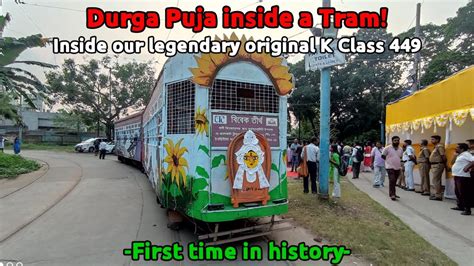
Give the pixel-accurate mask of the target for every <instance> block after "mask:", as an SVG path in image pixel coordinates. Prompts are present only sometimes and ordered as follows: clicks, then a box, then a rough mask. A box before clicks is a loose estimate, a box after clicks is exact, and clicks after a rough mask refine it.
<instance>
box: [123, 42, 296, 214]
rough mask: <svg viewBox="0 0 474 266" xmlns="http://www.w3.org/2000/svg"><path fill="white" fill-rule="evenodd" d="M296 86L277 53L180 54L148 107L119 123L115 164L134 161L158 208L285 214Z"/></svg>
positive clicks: (166, 69) (167, 67) (161, 77)
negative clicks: (290, 100)
mask: <svg viewBox="0 0 474 266" xmlns="http://www.w3.org/2000/svg"><path fill="white" fill-rule="evenodd" d="M226 39H231V40H239V39H238V38H237V36H236V35H235V34H232V36H231V37H230V38H227V37H226ZM240 41H241V42H245V41H246V39H245V36H244V37H242V39H240ZM242 47H243V45H242ZM292 89H293V77H292V75H291V74H290V73H289V69H288V67H287V65H286V62H285V60H284V59H283V58H280V57H272V56H270V55H267V54H248V53H246V52H245V50H243V48H242V49H241V51H240V52H239V54H238V55H237V56H235V57H230V56H228V55H227V54H197V55H196V54H194V55H193V54H178V55H176V56H175V57H172V58H169V59H168V60H167V61H166V63H165V64H164V66H163V69H162V71H161V73H160V75H159V77H158V80H157V82H156V84H155V87H154V89H153V92H152V94H151V98H150V100H149V102H148V104H147V106H146V108H145V110H144V111H143V112H140V113H138V114H135V115H134V116H132V117H128V118H125V119H122V120H120V121H118V122H117V123H116V129H115V130H116V136H117V140H116V142H117V144H118V146H117V147H118V148H117V152H118V156H119V159H120V160H121V161H125V160H132V161H136V162H140V163H141V164H142V166H143V169H144V171H145V173H146V174H147V176H148V178H149V181H150V183H151V185H152V186H153V188H154V189H155V191H156V195H157V199H158V200H159V202H160V203H161V204H162V206H164V207H165V208H168V209H172V210H175V211H178V212H180V213H182V214H183V215H186V216H187V217H190V218H192V219H196V220H200V221H204V222H224V221H233V220H238V219H244V218H254V217H263V216H273V215H278V214H283V213H286V212H287V210H288V205H287V202H288V200H287V199H288V192H287V176H286V159H285V157H286V137H287V136H286V135H287V134H286V132H287V97H286V95H288V94H289V93H290V91H291V90H292Z"/></svg>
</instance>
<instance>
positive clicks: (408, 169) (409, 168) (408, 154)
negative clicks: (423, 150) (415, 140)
mask: <svg viewBox="0 0 474 266" xmlns="http://www.w3.org/2000/svg"><path fill="white" fill-rule="evenodd" d="M404 142H405V144H406V149H405V151H404V152H403V156H402V162H403V164H404V167H405V180H406V182H407V188H406V189H405V190H407V191H415V181H414V180H413V168H414V167H415V160H416V159H415V150H414V149H413V147H412V146H411V140H409V139H407V140H405V141H404Z"/></svg>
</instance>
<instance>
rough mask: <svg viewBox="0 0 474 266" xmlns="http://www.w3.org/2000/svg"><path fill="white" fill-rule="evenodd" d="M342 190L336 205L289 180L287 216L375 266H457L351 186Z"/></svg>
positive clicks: (297, 182)
mask: <svg viewBox="0 0 474 266" xmlns="http://www.w3.org/2000/svg"><path fill="white" fill-rule="evenodd" d="M341 188H342V190H341V194H342V198H341V199H340V200H339V201H338V202H337V203H335V202H334V201H332V200H329V201H324V200H319V199H318V197H317V196H315V195H312V194H303V182H302V181H300V180H292V181H290V182H288V190H289V191H288V193H289V198H290V201H289V206H288V214H289V216H291V217H293V218H294V220H295V221H296V222H297V223H299V224H301V225H302V226H304V227H306V228H308V229H310V230H311V231H312V232H313V233H314V234H316V235H317V236H319V237H322V238H323V239H326V240H328V241H329V242H330V243H333V244H337V245H345V246H346V247H348V248H350V249H352V254H353V255H355V256H357V257H362V258H363V259H365V260H367V261H369V262H371V263H374V264H376V265H456V263H455V262H454V261H452V260H451V259H450V258H449V257H447V256H446V255H445V254H443V253H442V252H441V251H439V250H438V249H436V248H435V247H434V246H432V245H431V244H430V243H428V242H427V241H426V240H424V239H423V238H422V237H420V236H419V235H417V234H416V233H415V232H414V231H412V230H411V229H410V228H409V227H408V226H407V225H405V224H404V223H403V222H402V221H401V220H400V219H399V218H398V217H396V216H395V215H393V214H392V213H391V212H389V211H388V210H387V209H385V208H384V207H383V206H382V205H380V204H379V203H378V202H376V201H374V200H372V199H371V198H370V197H369V196H368V195H367V194H365V193H364V192H362V191H360V190H358V189H357V188H356V187H355V186H354V185H353V184H352V183H350V182H348V181H347V180H341ZM331 189H332V188H331ZM330 191H332V190H330Z"/></svg>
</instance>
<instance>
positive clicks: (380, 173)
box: [371, 141, 386, 188]
mask: <svg viewBox="0 0 474 266" xmlns="http://www.w3.org/2000/svg"><path fill="white" fill-rule="evenodd" d="M382 152H383V148H382V143H381V142H380V141H377V142H376V143H375V148H373V149H372V153H371V157H372V164H371V165H372V169H374V183H373V186H374V187H375V188H378V187H383V186H384V182H385V173H386V171H385V160H384V159H383V158H382Z"/></svg>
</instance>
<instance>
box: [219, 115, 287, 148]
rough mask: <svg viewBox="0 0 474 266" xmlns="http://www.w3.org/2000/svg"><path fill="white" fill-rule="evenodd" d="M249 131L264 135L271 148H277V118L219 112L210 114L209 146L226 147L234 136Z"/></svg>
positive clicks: (278, 142)
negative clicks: (210, 134) (210, 137)
mask: <svg viewBox="0 0 474 266" xmlns="http://www.w3.org/2000/svg"><path fill="white" fill-rule="evenodd" d="M249 129H250V130H252V131H254V132H258V133H260V134H262V135H264V136H265V138H267V141H268V143H269V144H270V146H271V147H279V145H280V141H279V121H278V116H269V115H258V114H238V113H237V114H235V113H234V114H229V113H221V112H213V113H212V141H211V144H212V146H213V147H227V146H228V145H229V144H230V142H231V141H232V139H233V138H234V137H235V136H237V135H238V134H240V133H242V132H245V131H247V130H249Z"/></svg>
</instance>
